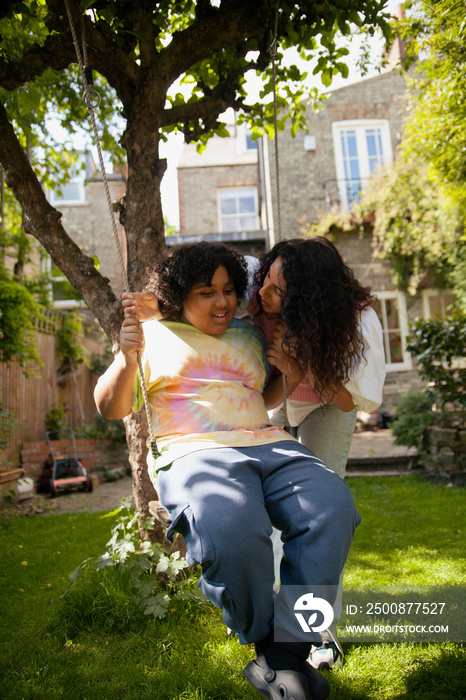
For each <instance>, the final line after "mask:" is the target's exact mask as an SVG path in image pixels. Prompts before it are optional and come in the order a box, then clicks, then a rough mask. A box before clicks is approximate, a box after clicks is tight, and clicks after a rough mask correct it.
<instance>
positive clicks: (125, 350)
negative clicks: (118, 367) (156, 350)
mask: <svg viewBox="0 0 466 700" xmlns="http://www.w3.org/2000/svg"><path fill="white" fill-rule="evenodd" d="M143 350H144V333H143V330H142V325H141V323H140V321H138V319H137V318H134V316H127V317H126V318H125V319H124V321H123V324H122V326H121V330H120V352H121V353H122V355H124V357H125V360H126V363H127V364H128V365H133V364H137V361H138V358H137V353H138V352H140V353H142V352H143Z"/></svg>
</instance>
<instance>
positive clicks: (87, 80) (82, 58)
mask: <svg viewBox="0 0 466 700" xmlns="http://www.w3.org/2000/svg"><path fill="white" fill-rule="evenodd" d="M65 7H66V12H67V15H68V21H69V25H70V30H71V36H72V38H73V44H74V48H75V51H76V58H77V61H78V64H79V70H80V72H81V78H82V81H83V85H84V98H85V104H86V107H87V111H88V112H89V117H90V120H91V124H92V130H93V133H94V145H95V147H96V149H97V153H98V156H99V164H100V171H101V173H102V180H103V183H104V190H105V196H106V199H107V206H108V212H109V214H110V220H111V222H112V231H113V237H114V240H115V245H116V249H117V253H118V259H119V262H120V267H121V272H122V275H123V280H124V290H125V292H129V291H130V289H129V284H128V276H127V274H126V267H125V262H124V259H123V252H122V250H121V244H120V237H119V235H118V229H117V225H116V220H115V212H114V210H113V205H112V199H111V197H110V189H109V186H108V178H107V172H106V169H105V164H104V158H103V154H102V148H101V145H100V138H99V132H98V130H97V124H96V120H95V114H94V108H93V105H92V95H94V96H97V98H98V102H97V104H99V102H100V96H99V95H98V93H97V92H96V91H94V90H92V91H91V86H92V84H93V81H92V69H91V68H89V66H88V60H87V46H86V38H85V25H84V16H82V15H81V19H82V22H81V40H82V45H83V52H82V54H81V50H80V46H79V41H78V37H77V34H76V28H75V26H74V22H73V17H72V14H71V9H70V5H69V0H65ZM137 360H138V367H139V375H140V380H141V389H142V395H143V398H144V408H145V412H146V416H147V423H148V428H149V439H150V451H151V454H152V457H153V458H154V460H155V459H157V457H158V456H159V455H160V452H159V450H158V447H157V442H156V439H155V436H154V432H153V429H152V422H151V416H150V406H149V398H148V395H147V387H146V382H145V379H144V368H143V365H142V359H141V354H140V353H139V351H138V353H137Z"/></svg>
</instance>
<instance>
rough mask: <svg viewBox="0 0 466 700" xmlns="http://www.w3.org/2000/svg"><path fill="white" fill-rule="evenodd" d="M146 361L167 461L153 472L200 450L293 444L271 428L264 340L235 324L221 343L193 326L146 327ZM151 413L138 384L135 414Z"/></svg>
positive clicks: (158, 463)
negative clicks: (265, 390) (265, 389)
mask: <svg viewBox="0 0 466 700" xmlns="http://www.w3.org/2000/svg"><path fill="white" fill-rule="evenodd" d="M143 328H144V338H145V351H144V355H143V358H142V363H143V368H144V376H145V382H146V387H147V394H148V399H149V404H150V409H151V420H152V428H153V433H154V436H155V438H156V440H157V446H158V448H159V451H160V452H161V456H160V457H158V458H157V461H156V463H154V462H153V459H152V456H151V455H150V453H149V458H148V459H149V473H150V474H151V476H155V472H156V471H157V470H159V469H161V468H162V467H167V466H169V465H170V464H171V463H172V462H173V460H175V459H177V458H179V457H182V456H184V455H186V454H188V453H190V452H193V451H195V450H201V449H207V448H215V447H246V446H248V445H265V444H267V443H270V442H278V441H280V440H289V439H290V436H289V435H288V433H286V432H285V431H283V430H282V429H281V428H276V427H274V426H270V424H269V419H268V415H267V411H266V410H265V406H264V401H263V399H262V396H261V392H262V389H263V386H264V383H265V381H266V378H267V361H266V357H265V346H264V342H265V341H264V338H263V336H262V333H261V332H260V331H259V330H258V329H257V328H255V327H254V326H253V325H252V324H250V323H247V322H245V321H241V320H238V319H234V320H233V321H232V323H231V324H230V326H229V328H228V329H227V330H226V331H225V333H222V334H221V335H218V336H213V335H207V334H206V333H203V332H202V331H199V330H198V329H197V328H195V327H194V326H192V325H191V324H189V323H185V322H178V321H148V322H147V323H144V324H143ZM142 406H143V396H142V390H141V387H140V384H139V378H138V381H137V382H136V383H135V386H134V397H133V411H138V410H140V409H141V408H142Z"/></svg>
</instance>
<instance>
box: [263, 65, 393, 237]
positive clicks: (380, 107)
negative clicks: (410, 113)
mask: <svg viewBox="0 0 466 700" xmlns="http://www.w3.org/2000/svg"><path fill="white" fill-rule="evenodd" d="M405 92H406V82H405V78H404V77H403V76H402V75H400V73H399V72H398V71H395V70H393V71H390V72H389V73H384V74H382V75H379V76H376V77H375V78H370V79H368V80H363V81H361V82H358V83H354V84H352V85H349V86H347V87H344V88H340V89H339V90H335V91H334V92H333V93H331V96H330V99H329V101H328V102H326V103H325V106H324V107H323V109H322V110H321V111H320V112H317V113H314V112H313V111H312V110H311V108H310V107H309V108H308V109H307V112H306V123H307V125H308V127H309V131H308V132H307V134H309V135H312V136H315V139H316V148H315V150H314V151H306V150H305V147H304V141H305V137H306V132H304V131H300V132H298V134H297V136H296V137H295V138H292V137H291V135H290V132H289V129H288V130H285V132H283V133H280V134H279V137H278V152H279V177H280V192H281V198H280V200H281V201H280V205H281V225H282V237H283V238H293V237H296V236H299V235H300V234H301V232H302V229H303V226H304V225H305V224H306V223H307V222H314V221H316V220H317V219H318V217H319V215H320V214H322V213H325V212H326V211H327V210H328V209H329V207H331V206H332V205H333V204H334V203H335V201H336V200H337V199H338V194H337V186H336V179H337V172H336V166H335V156H334V141H333V133H332V124H333V122H339V121H343V120H355V119H386V120H388V121H389V124H390V136H391V143H392V150H393V154H394V155H395V153H396V149H397V146H398V143H399V141H400V136H401V128H402V121H403V104H404V99H403V95H404V94H405ZM264 147H265V148H266V149H267V152H268V153H267V155H268V161H269V163H270V166H271V167H270V182H271V192H272V199H273V200H274V205H273V215H272V220H273V222H274V228H275V229H276V228H277V207H276V201H275V200H276V196H275V191H276V178H275V168H274V146H273V143H272V142H271V141H269V140H267V139H266V140H264ZM324 186H326V187H325V188H324ZM269 216H270V213H269Z"/></svg>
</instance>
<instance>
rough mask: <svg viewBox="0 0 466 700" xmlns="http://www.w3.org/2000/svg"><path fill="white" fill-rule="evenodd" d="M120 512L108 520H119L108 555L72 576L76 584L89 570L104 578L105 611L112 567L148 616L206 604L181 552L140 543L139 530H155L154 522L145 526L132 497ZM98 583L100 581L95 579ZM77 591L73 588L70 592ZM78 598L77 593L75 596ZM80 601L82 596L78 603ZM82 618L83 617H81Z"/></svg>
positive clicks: (86, 563)
mask: <svg viewBox="0 0 466 700" xmlns="http://www.w3.org/2000/svg"><path fill="white" fill-rule="evenodd" d="M120 503H121V506H120V508H119V509H118V510H117V511H114V512H112V513H108V515H107V516H104V517H114V516H115V514H116V513H118V520H117V522H116V524H115V525H114V527H113V529H112V537H111V539H110V540H109V541H108V542H107V545H106V551H105V552H104V554H102V555H101V556H99V557H97V559H96V560H92V559H86V560H85V561H84V562H83V563H82V564H81V565H80V566H79V567H78V568H77V569H76V570H75V571H74V572H73V573H72V574H71V576H70V580H71V581H72V582H73V585H75V584H76V582H77V580H78V579H79V577H80V575H81V574H82V572H85V573H86V577H87V576H89V569H94V570H97V571H98V572H101V573H103V574H104V575H103V576H101V578H100V584H99V583H97V585H98V586H100V588H101V591H100V592H101V595H99V601H100V603H99V605H100V604H101V608H102V609H103V610H105V608H106V604H105V602H104V599H105V596H106V585H107V583H106V582H108V578H107V577H106V575H105V574H106V572H107V569H108V567H115V568H116V570H117V571H119V572H121V574H122V581H126V583H127V584H129V585H130V587H131V590H132V593H133V596H134V599H135V600H136V602H137V604H138V606H140V608H141V610H142V612H143V614H144V615H152V616H154V617H157V618H164V617H166V615H167V614H168V613H169V612H170V611H171V610H172V609H173V604H174V603H177V602H184V603H186V602H187V603H200V602H201V603H202V602H206V600H207V599H206V598H205V597H204V595H203V593H201V591H200V590H199V589H198V588H197V577H196V576H195V574H194V572H193V571H192V570H189V572H187V569H188V563H187V561H186V560H185V559H183V557H181V556H180V553H179V552H174V553H170V552H168V551H167V550H166V549H165V548H164V547H163V546H162V545H161V544H157V543H152V542H150V541H144V542H143V541H142V540H141V539H140V532H139V527H142V528H143V529H145V530H148V529H150V528H153V526H154V519H153V518H149V519H148V520H145V521H143V522H140V520H139V514H138V513H137V512H136V511H135V510H134V509H133V508H132V507H131V496H128V497H126V498H122V499H120ZM91 578H92V579H93V580H94V584H95V582H96V581H97V580H98V578H97V579H96V578H95V577H94V576H92V577H91ZM70 591H73V588H71V589H70ZM73 596H74V593H73ZM78 600H80V597H79V596H78V597H77V598H76V601H78ZM78 616H79V615H78Z"/></svg>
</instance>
